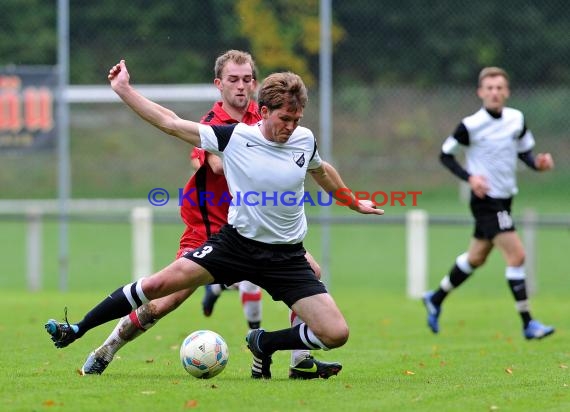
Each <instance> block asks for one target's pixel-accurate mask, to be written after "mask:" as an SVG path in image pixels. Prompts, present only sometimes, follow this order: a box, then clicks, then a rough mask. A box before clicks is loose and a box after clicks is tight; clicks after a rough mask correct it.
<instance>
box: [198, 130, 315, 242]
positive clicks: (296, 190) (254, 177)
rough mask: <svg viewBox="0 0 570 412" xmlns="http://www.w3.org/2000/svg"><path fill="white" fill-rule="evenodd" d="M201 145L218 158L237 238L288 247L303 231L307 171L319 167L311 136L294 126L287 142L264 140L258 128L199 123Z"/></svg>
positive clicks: (303, 234)
mask: <svg viewBox="0 0 570 412" xmlns="http://www.w3.org/2000/svg"><path fill="white" fill-rule="evenodd" d="M200 139H201V147H202V148H203V149H205V150H207V151H208V152H212V153H214V154H216V155H218V156H220V157H221V158H222V160H223V164H224V174H225V176H226V180H227V182H228V187H229V189H230V193H231V196H232V200H231V203H230V208H229V213H228V223H229V224H231V225H232V226H233V227H235V228H236V230H237V231H238V233H239V234H241V235H242V236H244V237H246V238H249V239H253V240H257V241H259V242H264V243H272V244H293V243H299V242H301V241H302V240H303V239H304V237H305V235H306V233H307V219H306V217H305V210H304V202H303V198H304V195H305V177H306V174H307V170H309V169H315V168H317V167H319V166H321V164H322V160H321V158H320V157H319V153H318V151H317V148H316V141H315V137H314V136H313V133H312V132H311V131H310V130H309V129H307V128H305V127H300V126H299V127H297V128H296V129H295V131H294V132H293V134H292V135H291V136H290V137H289V140H288V141H287V142H286V143H275V142H271V141H269V140H267V139H266V138H265V137H263V135H262V133H261V130H260V128H259V124H256V125H252V126H248V125H246V124H243V123H238V124H236V125H231V126H207V125H200Z"/></svg>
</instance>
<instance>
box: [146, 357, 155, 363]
mask: <svg viewBox="0 0 570 412" xmlns="http://www.w3.org/2000/svg"><path fill="white" fill-rule="evenodd" d="M145 362H146V363H153V362H154V359H152V358H150V359H147V360H146V361H145Z"/></svg>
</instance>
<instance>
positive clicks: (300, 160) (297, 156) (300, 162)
mask: <svg viewBox="0 0 570 412" xmlns="http://www.w3.org/2000/svg"><path fill="white" fill-rule="evenodd" d="M293 160H294V161H295V163H296V164H297V166H299V167H303V166H304V165H305V153H304V152H293Z"/></svg>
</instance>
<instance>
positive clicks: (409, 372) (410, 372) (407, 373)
mask: <svg viewBox="0 0 570 412" xmlns="http://www.w3.org/2000/svg"><path fill="white" fill-rule="evenodd" d="M415 374H416V373H415V372H413V371H405V372H404V375H415Z"/></svg>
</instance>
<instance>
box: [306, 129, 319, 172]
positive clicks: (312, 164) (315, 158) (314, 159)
mask: <svg viewBox="0 0 570 412" xmlns="http://www.w3.org/2000/svg"><path fill="white" fill-rule="evenodd" d="M322 164H323V160H322V159H321V156H319V151H318V149H317V139H315V137H314V136H313V152H312V154H311V158H310V159H309V165H308V166H307V169H308V170H311V169H316V168H317V167H320V166H321V165H322Z"/></svg>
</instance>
